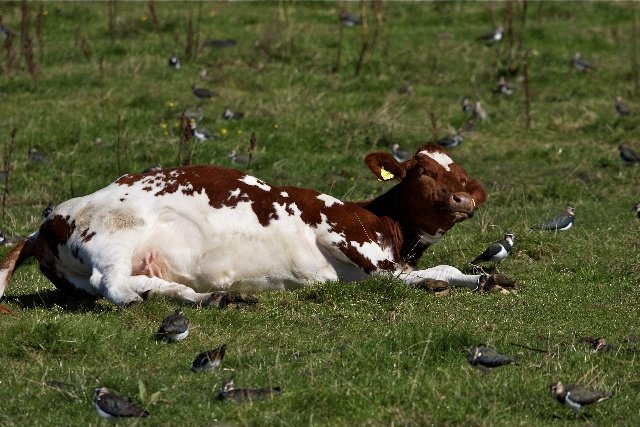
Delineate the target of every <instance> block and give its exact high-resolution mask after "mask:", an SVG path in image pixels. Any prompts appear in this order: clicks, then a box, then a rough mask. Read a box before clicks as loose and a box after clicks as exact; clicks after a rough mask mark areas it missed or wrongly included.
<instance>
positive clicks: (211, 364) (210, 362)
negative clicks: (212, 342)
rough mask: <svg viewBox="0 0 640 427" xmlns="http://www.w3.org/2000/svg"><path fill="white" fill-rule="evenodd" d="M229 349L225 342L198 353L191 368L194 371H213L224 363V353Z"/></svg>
mask: <svg viewBox="0 0 640 427" xmlns="http://www.w3.org/2000/svg"><path fill="white" fill-rule="evenodd" d="M226 350H227V345H226V344H223V345H221V346H220V347H218V348H214V349H213V350H206V351H203V352H202V353H200V354H198V355H197V356H196V358H195V359H194V360H193V363H192V364H191V370H192V371H193V372H204V371H213V370H214V369H217V368H219V367H220V366H221V365H222V360H223V359H224V353H225V352H226Z"/></svg>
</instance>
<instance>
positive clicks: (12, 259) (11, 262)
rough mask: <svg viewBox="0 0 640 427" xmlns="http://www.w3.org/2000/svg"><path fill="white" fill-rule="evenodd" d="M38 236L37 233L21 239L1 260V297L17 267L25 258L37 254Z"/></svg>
mask: <svg viewBox="0 0 640 427" xmlns="http://www.w3.org/2000/svg"><path fill="white" fill-rule="evenodd" d="M36 236H37V233H36V234H35V235H31V236H29V237H26V238H24V239H22V240H20V241H19V242H18V243H17V244H16V245H15V247H14V248H13V249H11V251H10V252H9V253H8V254H7V255H6V256H5V257H4V259H3V260H2V262H0V299H1V298H2V296H3V295H4V290H5V289H6V287H7V284H9V281H10V280H11V276H13V272H14V271H15V269H16V268H18V267H19V266H20V264H22V262H23V261H24V260H25V259H27V258H29V257H32V256H33V255H35V246H36V245H35V241H36Z"/></svg>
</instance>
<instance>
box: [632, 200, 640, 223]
mask: <svg viewBox="0 0 640 427" xmlns="http://www.w3.org/2000/svg"><path fill="white" fill-rule="evenodd" d="M632 210H634V211H635V212H636V216H637V217H638V218H639V219H640V202H638V203H636V204H635V206H634V207H633V209H632Z"/></svg>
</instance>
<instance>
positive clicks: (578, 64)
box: [571, 52, 596, 73]
mask: <svg viewBox="0 0 640 427" xmlns="http://www.w3.org/2000/svg"><path fill="white" fill-rule="evenodd" d="M571 66H572V67H573V68H575V69H576V70H578V71H580V72H583V73H584V72H587V71H591V70H595V68H596V67H595V66H594V65H593V64H591V63H590V62H587V61H585V60H584V59H583V58H582V55H581V54H580V52H576V53H575V54H574V55H573V58H571Z"/></svg>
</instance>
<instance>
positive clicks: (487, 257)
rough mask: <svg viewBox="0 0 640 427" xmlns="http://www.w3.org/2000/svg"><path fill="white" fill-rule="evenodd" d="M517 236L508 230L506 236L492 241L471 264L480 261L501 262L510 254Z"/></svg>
mask: <svg viewBox="0 0 640 427" xmlns="http://www.w3.org/2000/svg"><path fill="white" fill-rule="evenodd" d="M514 241H515V236H514V234H513V233H511V232H506V233H505V234H504V237H503V238H502V239H501V240H498V241H497V242H493V243H491V244H490V245H489V246H487V248H486V249H485V250H484V252H482V253H481V254H480V255H478V256H477V257H475V258H474V260H473V261H471V264H474V265H475V264H477V263H479V262H492V263H493V264H499V263H501V262H502V261H504V259H505V258H506V257H507V256H508V255H509V253H510V252H511V248H512V247H513V243H514Z"/></svg>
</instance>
